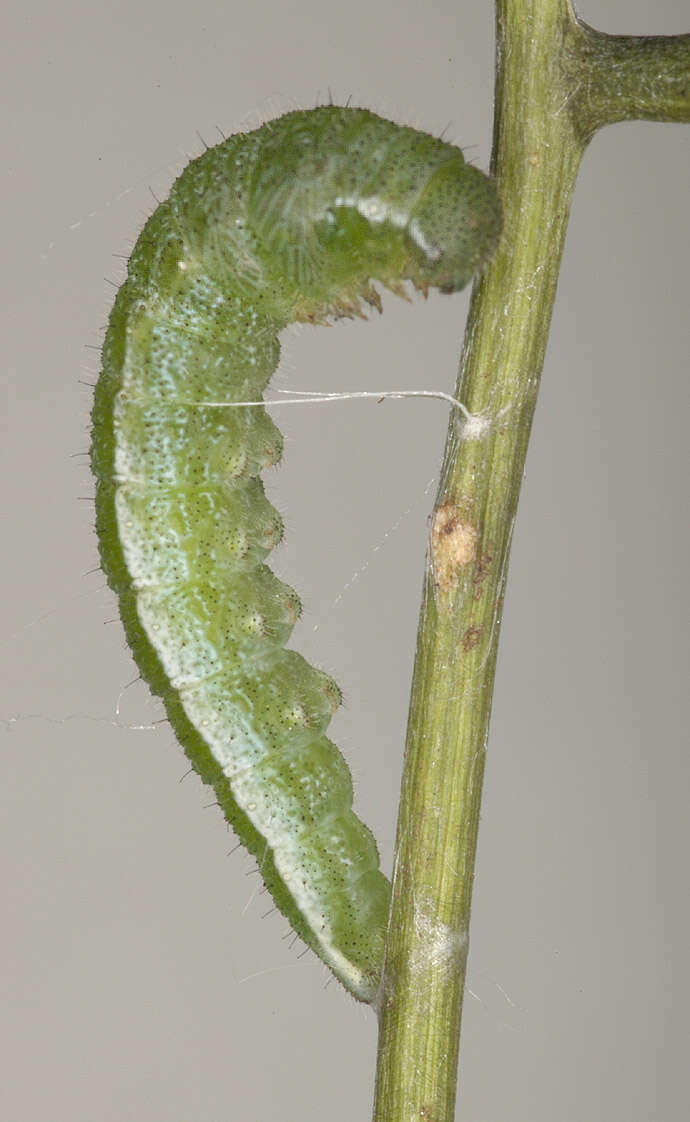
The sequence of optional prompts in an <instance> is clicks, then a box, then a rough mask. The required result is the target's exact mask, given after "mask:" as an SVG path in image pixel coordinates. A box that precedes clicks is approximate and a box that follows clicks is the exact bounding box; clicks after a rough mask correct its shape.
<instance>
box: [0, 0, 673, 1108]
mask: <svg viewBox="0 0 690 1122" xmlns="http://www.w3.org/2000/svg"><path fill="white" fill-rule="evenodd" d="M583 15H584V16H585V17H586V18H587V19H588V20H589V22H591V23H593V24H595V25H597V26H599V27H601V28H603V29H605V30H612V31H620V32H623V31H627V32H636V33H640V34H643V33H645V32H666V33H672V32H677V31H682V30H687V28H686V27H685V26H684V24H685V23H686V22H687V19H686V17H687V10H686V5H685V4H684V3H683V2H682V0H664V2H661V3H660V2H655V3H654V4H652V3H650V2H649V0H637V2H631V0H605V2H604V0H602V2H598V3H597V2H595V0H591V2H590V3H588V4H587V5H585V6H584V9H583ZM3 39H4V44H3V46H2V48H0V49H1V50H2V64H1V65H0V83H2V86H3V87H4V88H3V96H2V105H3V107H4V112H3V115H2V121H1V122H0V130H1V133H2V153H3V163H4V167H5V172H4V174H3V176H2V190H3V194H4V200H3V211H2V212H3V215H4V218H5V222H4V227H5V228H4V233H3V238H2V247H3V266H4V267H3V268H2V280H1V282H0V283H1V284H2V287H3V298H2V313H1V314H2V318H3V326H2V340H3V360H4V362H3V364H4V373H3V375H2V378H1V380H0V387H1V391H2V405H1V406H0V416H1V417H2V441H1V442H0V454H1V455H2V457H3V465H2V473H1V474H0V487H1V488H2V528H3V534H2V538H3V547H2V560H1V562H0V564H1V566H2V588H3V594H2V598H1V600H2V608H1V618H2V624H1V627H0V661H1V663H2V667H1V670H0V751H1V752H2V777H3V782H2V794H1V795H0V800H1V808H0V864H1V871H0V883H1V884H2V898H3V916H2V922H1V924H0V962H1V963H2V966H1V968H0V969H1V973H2V981H1V987H2V988H1V991H0V992H1V994H2V997H1V1000H0V1055H2V1066H3V1068H4V1071H3V1075H2V1079H1V1080H0V1117H2V1118H3V1119H6V1120H7V1122H39V1120H40V1122H44V1120H45V1119H48V1118H49V1119H51V1122H94V1120H98V1122H130V1120H131V1122H159V1120H160V1122H225V1120H226V1119H230V1118H233V1119H240V1118H241V1119H248V1120H250V1122H287V1120H289V1119H296V1118H300V1119H301V1120H302V1122H322V1120H325V1119H328V1122H356V1120H364V1119H366V1118H367V1117H368V1116H369V1111H370V1096H371V1083H372V1076H373V1070H374V1054H375V1035H376V1034H375V1022H374V1018H373V1016H372V1015H371V1014H370V1013H369V1012H368V1011H366V1010H364V1009H362V1008H361V1007H358V1006H356V1005H355V1003H354V1002H352V1001H351V1000H350V999H349V998H348V997H347V996H345V995H344V993H343V992H342V991H341V990H340V989H339V987H338V986H337V985H330V986H327V987H326V985H325V982H326V977H325V974H324V971H323V969H322V968H321V966H320V964H319V963H318V962H317V961H316V960H315V959H314V958H313V957H312V956H311V955H307V956H305V957H302V958H299V957H298V952H299V949H300V948H299V947H295V948H294V949H290V947H289V946H288V941H281V935H283V933H284V931H285V926H286V925H285V923H284V921H283V920H282V919H281V918H280V917H279V916H276V915H273V916H271V917H269V918H266V919H262V918H261V917H262V915H263V914H264V913H265V912H266V911H267V909H268V907H269V906H270V905H269V903H268V902H267V900H266V897H265V896H261V897H258V896H256V895H255V893H256V889H257V878H256V877H254V876H252V875H248V874H251V868H252V865H251V862H250V861H249V859H248V858H246V857H245V856H243V855H242V854H241V853H239V852H238V853H235V854H234V855H233V856H232V857H231V858H228V857H227V856H226V854H227V851H228V850H229V849H230V848H231V847H232V845H233V844H234V843H233V840H232V838H231V837H230V835H228V834H227V832H226V829H225V827H224V824H223V822H222V820H221V819H220V817H219V814H218V812H217V811H216V810H215V809H205V810H204V809H202V808H203V807H204V805H205V804H208V803H209V802H210V801H211V797H210V796H209V794H208V792H206V791H204V790H202V788H201V787H200V785H199V784H198V782H197V781H196V780H195V779H194V778H191V777H190V778H188V779H186V780H185V782H184V783H180V782H179V780H180V777H181V776H182V775H183V773H184V772H185V770H186V763H185V760H184V758H183V756H182V753H181V751H180V750H179V749H178V748H177V747H176V745H175V744H174V743H173V741H172V736H171V733H170V731H169V729H168V728H166V726H162V727H157V728H156V729H154V730H153V731H152V730H150V729H149V730H147V729H145V728H144V729H141V728H140V729H137V728H136V727H134V726H137V725H140V726H141V725H144V726H146V725H150V724H151V723H152V722H153V721H155V720H157V719H158V718H159V717H160V710H159V708H158V707H157V706H156V705H154V704H153V703H152V702H150V701H149V699H148V698H147V695H146V691H145V690H144V689H142V688H141V687H140V686H138V687H133V688H132V689H129V690H127V691H126V692H125V694H124V695H123V696H122V698H121V699H120V693H121V690H122V688H123V687H124V686H125V684H126V683H127V682H128V681H129V680H130V679H131V678H132V677H133V676H134V673H135V671H134V668H133V665H132V663H131V660H130V657H129V655H128V653H127V651H126V649H125V647H124V643H123V638H122V633H121V629H120V626H119V624H117V623H114V624H112V625H108V626H104V625H103V624H104V621H105V620H109V619H111V618H112V617H113V616H114V615H115V609H114V603H113V598H112V596H111V595H110V594H109V593H108V592H107V591H104V590H103V579H102V576H101V575H100V574H99V573H91V574H90V575H87V576H83V575H82V574H83V573H84V572H85V571H86V570H88V569H90V568H91V567H92V566H93V565H94V564H95V563H96V551H95V541H94V538H93V534H92V531H91V519H92V514H93V511H92V506H91V504H90V502H89V501H83V502H82V501H78V496H87V497H88V496H89V495H90V494H91V484H90V481H89V478H88V470H87V467H86V463H85V460H84V459H83V457H75V458H71V456H72V454H73V453H78V452H83V451H84V450H85V449H86V447H87V443H88V436H87V418H88V410H89V406H90V390H89V388H88V387H87V386H83V385H81V384H80V382H79V379H80V378H81V379H85V380H87V381H88V380H92V379H93V377H94V375H95V372H96V369H97V362H98V355H97V351H96V350H89V349H85V345H86V344H88V345H90V346H95V347H97V346H98V344H99V342H100V339H101V332H102V328H103V326H104V324H105V321H106V317H107V313H108V309H109V306H110V304H111V302H112V298H113V295H114V290H113V289H112V287H111V285H110V284H109V283H106V281H105V280H104V279H103V278H104V276H107V277H108V278H109V279H110V280H112V281H114V282H115V283H117V282H118V281H119V280H120V279H121V277H122V275H123V265H124V263H123V261H122V260H120V259H119V258H116V257H113V254H114V253H118V254H125V255H126V254H127V253H128V250H129V247H130V245H131V243H132V239H133V238H134V237H135V235H136V233H137V231H138V229H139V228H140V226H141V224H142V222H143V219H144V217H145V216H146V215H147V214H148V213H149V212H150V210H151V209H152V206H153V200H152V197H151V193H150V192H151V190H153V191H154V192H156V194H157V195H159V197H160V196H161V195H163V194H164V193H165V192H166V190H167V188H168V186H169V184H170V182H171V180H172V178H173V176H174V175H175V174H176V172H177V171H178V170H179V169H180V168H181V166H182V165H183V163H184V162H185V161H186V159H187V158H188V156H190V155H193V154H197V153H198V152H199V151H200V149H201V143H200V140H199V139H198V137H197V130H198V132H199V133H200V134H201V135H202V136H203V137H204V138H205V140H207V141H208V142H210V143H212V142H214V141H215V140H216V139H217V138H218V133H217V131H216V127H217V126H218V127H220V128H222V129H223V130H224V131H225V132H226V133H227V132H231V131H233V130H236V129H238V128H242V127H251V126H253V125H255V124H259V123H260V122H261V120H263V119H265V118H266V117H268V116H271V115H274V114H275V113H276V112H283V111H285V110H287V109H289V108H292V107H295V106H309V105H311V104H313V103H314V101H315V100H316V99H317V98H319V97H320V98H324V97H326V96H327V91H328V89H329V88H330V90H331V91H332V93H333V97H334V99H335V100H338V101H344V100H345V99H346V98H347V97H348V96H350V95H351V96H352V98H353V102H354V103H355V104H362V105H367V106H369V107H371V108H373V109H375V110H377V111H378V112H380V113H383V114H385V115H390V116H393V117H395V118H396V119H397V120H400V121H404V122H406V123H410V124H414V125H418V126H420V127H424V128H427V129H429V130H431V131H437V132H439V131H441V130H442V129H444V128H446V127H447V129H448V133H447V135H448V136H449V137H450V138H451V139H453V140H455V141H456V142H458V143H460V144H462V145H467V146H469V151H468V156H469V157H470V158H472V159H473V160H475V161H476V162H477V163H479V164H480V165H481V166H483V167H486V166H487V163H488V156H489V144H490V123H491V86H492V60H493V26H492V13H491V4H489V3H486V2H480V0H471V2H470V3H465V4H458V3H445V2H441V0H437V2H436V3H434V4H433V5H429V4H428V3H422V2H421V0H420V2H415V0H398V2H396V3H394V4H393V3H387V2H386V3H379V4H375V3H372V2H371V0H350V2H349V3H348V4H347V5H345V4H325V5H324V4H323V3H318V4H317V3H313V2H312V0H297V2H296V3H295V4H294V5H292V6H286V5H284V4H283V3H282V2H279V0H258V2H257V3H255V4H253V5H248V4H245V3H243V4H240V3H237V2H231V3H226V4H213V3H209V2H208V0H197V2H196V3H195V4H192V5H186V4H184V5H183V4H173V5H171V4H170V3H162V2H153V0H143V2H142V0H138V2H134V0H121V2H120V3H118V4H111V5H108V6H105V5H103V6H101V5H94V4H92V3H84V2H82V3H74V2H70V0H65V3H63V4H60V5H55V4H53V3H47V2H45V3H39V2H36V3H29V4H28V5H24V6H23V7H22V10H21V11H19V10H18V7H15V10H14V11H13V12H7V11H6V12H5V15H4V19H3ZM688 170H689V168H688V132H687V130H684V129H682V128H681V127H679V126H668V125H653V124H631V125H623V126H621V125H619V126H616V127H615V128H612V129H609V130H607V131H605V132H604V133H603V134H600V135H599V136H598V137H597V138H596V139H595V141H594V143H593V144H592V146H591V148H590V150H589V151H588V153H587V155H586V159H585V162H584V166H583V169H582V174H581V177H580V181H579V184H578V190H577V195H576V200H575V205H574V211H573V216H572V223H571V228H570V231H569V235H568V243H567V247H566V254H565V261H564V266H563V272H562V277H561V283H560V289H559V294H558V303H557V307H556V311H555V316H554V324H553V331H552V335H551V341H550V345H549V350H548V355H547V362H546V370H545V374H544V381H543V389H542V393H541V398H540V403H539V407H538V410H537V417H536V423H535V428H534V437H533V443H532V447H531V451H530V454H529V460H528V467H527V479H526V484H525V489H524V495H523V499H522V502H521V508H520V516H519V520H518V526H517V532H516V537H515V545H514V550H513V560H512V566H511V573H510V581H509V588H508V598H507V606H506V613H505V624H504V629H503V636H502V649H501V655H500V665H499V672H498V680H497V688H496V707H495V715H494V720H493V728H492V737H491V745H490V752H489V761H488V770H487V781H486V797H485V804H484V811H483V815H482V828H481V836H480V846H479V860H478V876H477V882H476V892H475V903H474V911H473V920H472V947H471V954H470V964H469V987H470V992H469V994H468V996H467V1001H466V1008H465V1018H464V1026H463V1044H462V1057H463V1058H462V1070H461V1080H460V1097H459V1105H458V1112H457V1116H458V1118H459V1119H463V1120H471V1122H506V1120H507V1119H510V1120H511V1122H523V1120H524V1122H527V1120H529V1122H585V1120H586V1122H600V1120H601V1122H604V1120H606V1122H648V1120H649V1122H651V1120H654V1122H656V1120H657V1119H664V1122H675V1120H680V1119H682V1118H684V1117H686V1110H687V1094H686V1087H687V1071H686V1069H687V1045H688V1036H687V1023H688V1022H687V998H688V992H687V918H688V916H687V883H686V879H685V864H686V861H685V858H686V852H687V836H686V837H685V840H684V837H683V835H684V833H685V834H686V835H687V826H686V823H687V814H686V807H687V793H688V784H687V781H688V772H687V751H686V745H685V743H684V740H685V737H684V735H683V733H684V731H685V721H684V720H683V719H682V713H681V703H682V701H684V697H683V693H684V689H683V686H684V682H685V674H684V673H683V670H684V666H683V663H684V653H685V652H684V644H683V640H682V632H683V630H684V629H683V616H684V614H685V613H684V609H685V606H686V602H685V597H684V592H685V580H684V568H685V557H686V554H685V547H686V541H685V540H684V538H683V537H682V536H681V531H680V529H679V526H678V521H679V518H678V516H679V512H680V511H681V510H682V509H683V506H684V503H683V498H684V486H683V479H682V474H683V473H682V465H683V462H684V456H683V451H684V448H683V445H684V442H685V441H684V437H685V425H686V420H685V414H684V407H685V394H684V388H685V382H686V378H687V352H688V335H687V314H688V313H687V309H688V286H687V249H688V244H687V243H688V223H687V189H688ZM385 303H386V308H385V314H384V316H383V317H381V319H380V320H379V319H378V318H377V319H376V320H374V321H372V322H370V323H368V324H350V325H347V324H346V325H342V326H338V327H337V328H334V329H333V330H331V331H318V330H312V329H309V330H308V329H304V330H303V331H302V332H301V333H299V334H298V333H296V332H293V333H292V334H290V335H289V336H288V338H287V340H286V345H285V348H284V362H283V365H282V367H281V370H280V372H279V374H278V376H277V378H276V381H275V384H276V385H278V386H281V387H289V386H291V387H294V388H298V389H309V388H312V387H313V388H321V389H328V390H336V389H356V388H369V389H371V388H380V387H386V388H387V387H407V388H420V387H429V388H441V389H446V390H448V389H450V388H451V387H452V385H453V381H454V376H455V366H456V356H457V353H458V350H459V346H460V339H461V334H462V325H463V322H464V317H465V311H466V305H467V299H466V298H465V295H464V294H463V295H462V296H459V297H454V298H448V299H444V298H441V297H439V296H435V297H434V298H433V299H429V301H428V302H427V303H426V304H424V302H420V303H418V304H417V305H416V306H415V307H414V308H410V307H409V306H406V305H405V304H404V303H403V302H402V301H396V300H395V299H394V298H393V297H389V298H387V299H386V302H385ZM276 415H277V417H278V420H279V423H280V425H281V427H282V428H283V430H284V432H285V433H286V437H287V441H286V453H287V454H286V458H285V463H284V466H283V467H282V468H281V470H280V472H279V473H275V475H273V476H271V478H270V491H271V495H272V496H273V497H274V500H275V501H276V503H277V504H278V505H279V507H280V508H281V510H282V511H284V512H285V514H286V523H287V527H288V537H287V542H286V544H285V545H284V546H282V547H281V549H280V551H279V552H278V553H276V555H275V567H276V568H277V569H278V571H279V572H280V573H281V575H282V576H283V577H284V578H285V579H288V580H290V581H291V583H294V584H295V585H296V587H297V588H298V589H299V591H300V592H301V593H302V595H303V598H304V601H305V605H306V612H305V618H304V621H303V622H302V624H301V625H300V628H299V632H298V634H296V636H295V643H296V645H297V646H298V647H299V648H300V649H301V650H303V651H304V652H305V653H306V654H307V655H310V656H311V657H312V658H313V659H314V660H315V661H317V662H318V663H320V664H321V665H324V666H326V667H327V668H328V669H329V670H331V671H332V672H334V673H335V674H336V676H337V678H338V680H339V681H340V682H341V683H342V685H343V687H344V690H345V694H346V698H347V704H346V706H345V708H344V709H343V711H342V712H341V713H340V714H339V715H338V717H337V719H336V720H335V721H334V723H333V726H332V728H333V734H334V737H335V739H336V740H337V741H338V743H339V744H340V745H341V746H342V747H343V749H344V751H345V753H346V755H347V757H348V759H349V760H350V762H351V765H352V768H353V771H354V774H355V780H356V784H357V788H358V805H359V808H360V811H361V814H362V816H363V817H364V819H365V820H366V821H367V822H369V823H370V824H371V825H372V826H373V827H374V829H375V831H376V834H377V836H378V838H379V839H380V843H381V849H382V856H383V861H384V866H385V867H386V869H387V870H389V869H390V862H391V854H392V841H393V833H394V824H395V804H396V801H397V790H398V783H399V775H400V757H401V744H402V740H403V734H404V725H405V717H406V707H407V691H408V685H409V675H410V669H411V662H412V649H413V642H414V634H415V628H416V616H417V608H418V597H419V591H420V585H421V575H422V569H423V558H424V550H425V540H426V533H427V522H426V519H427V515H428V512H429V509H430V505H431V501H432V496H433V483H434V481H435V473H436V471H437V468H438V464H439V459H440V453H441V448H442V441H443V435H444V431H445V425H446V409H445V407H444V406H443V405H442V404H441V403H440V402H435V401H431V402H425V401H412V402H388V403H386V404H385V405H381V406H376V405H372V404H362V403H356V402H352V403H346V404H342V405H338V406H323V407H321V406H316V407H314V406H305V407H304V408H301V409H299V408H291V409H285V410H283V411H281V412H280V414H279V415H278V414H276ZM118 699H120V702H119V711H118V709H117V706H118Z"/></svg>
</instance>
